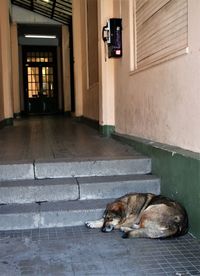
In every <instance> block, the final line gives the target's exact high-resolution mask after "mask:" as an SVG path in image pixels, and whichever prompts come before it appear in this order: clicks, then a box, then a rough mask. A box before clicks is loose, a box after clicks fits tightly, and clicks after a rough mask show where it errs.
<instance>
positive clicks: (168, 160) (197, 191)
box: [112, 133, 200, 238]
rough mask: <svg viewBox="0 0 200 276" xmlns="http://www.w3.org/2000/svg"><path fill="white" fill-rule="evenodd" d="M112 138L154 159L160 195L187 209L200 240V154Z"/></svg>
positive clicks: (153, 169) (165, 146) (153, 165)
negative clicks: (159, 181)
mask: <svg viewBox="0 0 200 276" xmlns="http://www.w3.org/2000/svg"><path fill="white" fill-rule="evenodd" d="M112 137H113V138H115V139H117V140H118V141H121V142H123V143H126V144H129V145H131V146H132V147H133V148H134V149H136V150H137V151H139V152H141V153H142V154H145V155H147V156H149V157H151V158H152V173H153V174H156V175H157V176H159V177H160V179H161V193H162V194H163V195H165V196H168V197H170V198H173V199H175V200H178V201H179V202H180V203H181V204H182V205H183V206H184V207H185V208H186V210H187V212H188V216H189V224H190V230H189V231H190V233H191V234H193V235H194V236H195V237H197V238H200V207H199V206H200V205H199V204H200V154H199V153H194V152H190V151H187V150H183V149H181V148H177V147H172V146H168V145H163V144H160V143H154V142H152V141H148V140H144V139H140V138H137V137H132V136H123V135H120V134H117V133H115V134H113V135H112Z"/></svg>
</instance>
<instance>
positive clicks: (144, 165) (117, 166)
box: [35, 156, 151, 179]
mask: <svg viewBox="0 0 200 276" xmlns="http://www.w3.org/2000/svg"><path fill="white" fill-rule="evenodd" d="M150 172H151V159H150V158H147V157H143V156H134V157H131V156H127V157H119V158H117V157H114V158H112V159H111V158H108V159H105V158H104V159H98V158H95V159H93V160H86V159H80V160H76V161H61V162H58V161H56V162H36V163H35V177H36V178H37V179H43V178H63V177H70V176H73V177H83V176H108V175H125V174H147V173H150Z"/></svg>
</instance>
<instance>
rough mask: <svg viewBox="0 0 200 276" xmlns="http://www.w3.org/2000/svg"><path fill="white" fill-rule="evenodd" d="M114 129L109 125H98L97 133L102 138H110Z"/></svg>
mask: <svg viewBox="0 0 200 276" xmlns="http://www.w3.org/2000/svg"><path fill="white" fill-rule="evenodd" d="M114 131H115V127H114V126H110V125H103V126H102V125H99V132H100V134H102V135H103V136H106V137H110V136H111V135H112V133H114Z"/></svg>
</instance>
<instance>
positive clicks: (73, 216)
mask: <svg viewBox="0 0 200 276" xmlns="http://www.w3.org/2000/svg"><path fill="white" fill-rule="evenodd" d="M103 212H104V209H103V208H102V209H96V210H95V209H94V210H72V211H49V212H39V211H38V212H32V213H17V214H7V215H6V214H4V215H0V231H7V230H22V229H36V228H51V227H66V226H80V225H84V224H85V222H86V221H88V220H96V219H99V218H101V217H102V214H103Z"/></svg>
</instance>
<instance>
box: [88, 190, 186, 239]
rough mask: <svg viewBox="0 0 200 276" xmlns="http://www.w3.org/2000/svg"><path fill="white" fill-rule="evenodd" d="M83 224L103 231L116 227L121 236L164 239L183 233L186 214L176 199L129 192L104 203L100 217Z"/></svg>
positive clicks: (184, 232) (184, 231)
mask: <svg viewBox="0 0 200 276" xmlns="http://www.w3.org/2000/svg"><path fill="white" fill-rule="evenodd" d="M86 226H87V227H89V228H101V229H102V231H103V232H110V231H112V230H113V229H120V230H122V231H123V232H124V235H123V238H134V237H141V238H143V237H145V238H146V237H147V238H167V237H172V236H173V237H174V236H181V235H184V234H186V233H187V231H188V217H187V213H186V211H185V209H184V208H183V207H182V206H181V205H180V204H179V203H178V202H175V201H173V200H171V199H169V198H167V197H164V196H160V195H154V194H150V193H147V194H142V193H133V194H127V195H125V196H123V197H120V198H119V199H117V200H115V201H114V202H112V203H110V204H108V205H107V207H106V210H105V212H104V215H103V218H101V219H100V220H96V221H88V222H86Z"/></svg>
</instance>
